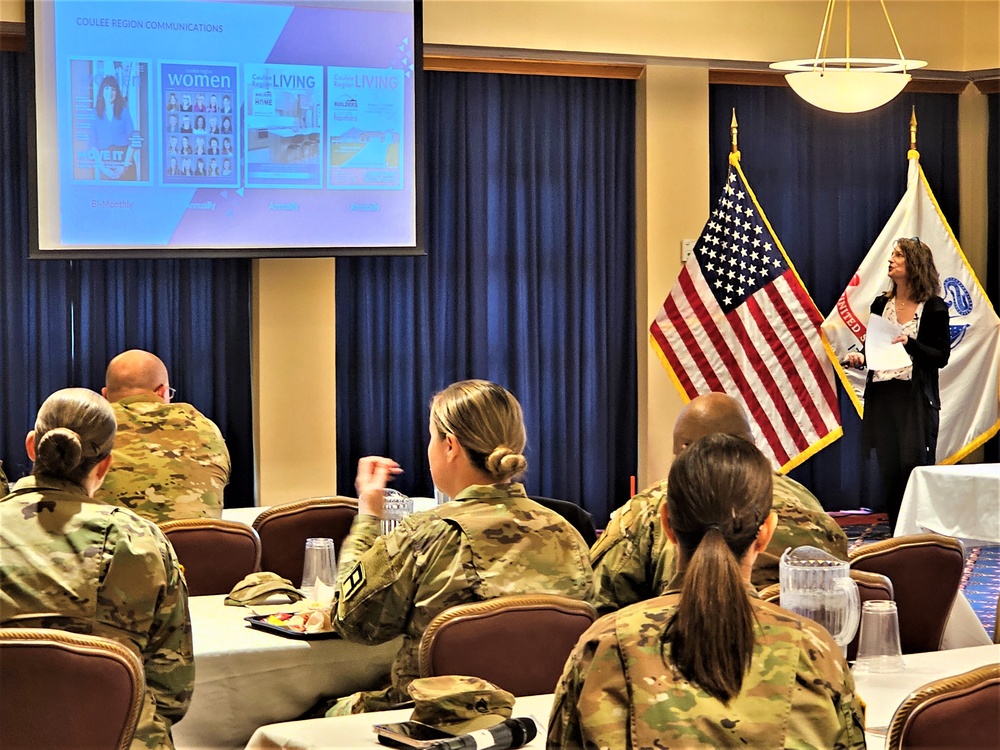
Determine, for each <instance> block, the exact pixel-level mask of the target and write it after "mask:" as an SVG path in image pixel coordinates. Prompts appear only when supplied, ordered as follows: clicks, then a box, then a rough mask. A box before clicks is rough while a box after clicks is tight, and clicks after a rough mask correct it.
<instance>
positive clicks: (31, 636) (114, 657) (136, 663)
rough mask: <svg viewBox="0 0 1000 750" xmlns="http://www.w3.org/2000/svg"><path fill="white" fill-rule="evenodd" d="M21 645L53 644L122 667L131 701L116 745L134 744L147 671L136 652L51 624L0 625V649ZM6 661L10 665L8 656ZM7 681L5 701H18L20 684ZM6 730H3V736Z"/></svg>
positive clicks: (0, 667)
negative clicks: (55, 628)
mask: <svg viewBox="0 0 1000 750" xmlns="http://www.w3.org/2000/svg"><path fill="white" fill-rule="evenodd" d="M19 646H26V647H33V648H50V649H53V650H56V651H61V652H66V653H68V654H70V655H75V656H82V657H85V658H86V659H87V660H88V661H92V660H96V659H103V660H107V661H110V662H112V663H113V664H115V665H116V666H118V667H120V668H121V670H122V671H124V673H125V675H126V676H127V677H128V678H129V681H130V688H131V701H130V705H129V707H128V713H127V715H126V718H125V722H124V724H123V726H122V729H121V734H120V735H119V739H118V743H117V745H116V748H117V750H128V748H130V747H131V744H132V738H133V736H134V735H135V729H136V725H137V724H138V722H139V714H140V712H141V710H142V704H143V700H144V696H145V690H146V678H145V671H144V669H143V665H142V662H141V661H140V660H139V657H138V656H136V655H135V653H133V652H132V651H130V650H129V649H128V648H126V647H125V646H123V645H122V644H121V643H118V642H117V641H113V640H111V639H109V638H102V637H100V636H96V635H83V634H79V633H70V632H67V631H64V630H53V629H49V628H9V627H7V628H0V652H2V651H3V650H6V649H9V648H11V647H14V648H17V647H19ZM7 663H8V665H9V663H10V662H9V660H8V661H7ZM3 671H4V659H2V658H0V672H3ZM52 679H58V677H57V676H53V678H52ZM4 682H5V683H7V687H8V692H9V694H5V695H4V702H5V703H16V698H15V696H16V695H17V694H18V685H17V684H15V683H14V681H13V680H11V681H10V682H8V681H7V680H4ZM52 718H53V720H56V721H58V720H59V718H60V717H59V716H57V715H53V717H52ZM3 734H4V733H3V732H2V731H0V736H3Z"/></svg>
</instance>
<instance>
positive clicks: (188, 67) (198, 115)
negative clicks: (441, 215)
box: [33, 0, 419, 257]
mask: <svg viewBox="0 0 1000 750" xmlns="http://www.w3.org/2000/svg"><path fill="white" fill-rule="evenodd" d="M33 7H34V19H33V25H34V33H33V45H34V50H33V51H34V57H35V68H36V84H37V85H36V96H35V119H34V121H35V126H36V144H37V165H36V180H37V188H38V193H37V196H38V201H37V204H38V216H37V219H38V255H44V254H45V252H46V251H55V253H58V254H59V255H60V256H63V257H64V256H65V255H66V254H67V253H70V254H71V253H72V252H73V251H81V254H82V251H89V252H88V256H92V255H93V254H94V252H95V251H96V252H97V253H98V254H101V253H102V252H103V251H107V253H106V254H107V255H108V256H116V255H121V254H135V253H136V252H137V251H138V252H142V254H144V255H154V256H155V255H157V254H158V253H159V254H162V255H164V256H168V255H171V254H172V251H175V252H176V254H181V255H183V254H190V253H189V252H185V251H204V252H206V253H207V254H212V255H272V256H281V255H295V254H303V255H310V254H337V253H338V252H378V251H379V250H380V249H385V250H386V251H388V252H417V251H418V250H419V248H418V247H417V245H418V237H417V222H416V212H417V208H416V206H417V201H416V190H417V182H418V180H417V175H416V173H415V169H416V164H417V159H416V148H417V143H416V137H415V136H416V126H415V114H414V112H415V106H414V99H415V97H416V96H418V95H419V92H418V91H417V90H416V89H417V78H418V73H419V71H418V70H417V68H416V66H415V61H414V57H415V55H416V54H418V49H419V42H418V39H417V38H416V35H417V34H418V33H419V24H418V23H416V16H415V10H414V2H412V1H408V2H399V1H393V0H387V1H383V0H360V1H359V0H356V1H355V2H311V1H310V0H299V1H298V2H288V3H280V2H274V1H273V0H272V1H271V2H246V1H244V2H228V1H219V2H211V1H209V2H184V1H183V0H168V1H161V2H157V1H155V0H152V1H149V2H121V1H119V0H112V1H110V2H108V1H105V2H90V1H89V0H39V1H38V2H36V3H34V6H33ZM416 12H417V13H418V12H419V5H417V11H416ZM33 251H34V248H33ZM269 251H273V252H269Z"/></svg>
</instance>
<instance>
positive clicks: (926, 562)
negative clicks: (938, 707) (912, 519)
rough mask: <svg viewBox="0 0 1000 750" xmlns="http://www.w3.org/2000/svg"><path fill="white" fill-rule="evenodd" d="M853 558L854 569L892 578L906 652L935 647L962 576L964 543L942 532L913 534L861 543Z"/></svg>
mask: <svg viewBox="0 0 1000 750" xmlns="http://www.w3.org/2000/svg"><path fill="white" fill-rule="evenodd" d="M849 559H850V563H851V569H852V570H864V571H867V572H869V573H881V574H882V575H884V576H887V577H888V578H889V580H890V581H892V588H893V598H894V599H895V600H896V607H897V609H898V611H899V640H900V645H901V646H902V649H903V653H904V654H914V653H920V652H922V651H937V650H938V649H939V648H940V647H941V640H942V638H943V637H944V628H945V623H946V622H947V621H948V616H949V614H950V613H951V607H952V605H953V604H954V603H955V598H956V597H957V596H958V589H959V585H960V584H961V581H962V571H963V569H964V567H965V548H964V547H963V546H962V543H961V542H960V541H959V540H958V539H954V538H952V537H950V536H941V535H940V534H912V535H909V536H900V537H895V538H894V539H885V540H883V541H881V542H874V543H873V544H867V545H865V546H863V547H859V548H858V549H856V550H854V551H853V552H851V553H850V555H849Z"/></svg>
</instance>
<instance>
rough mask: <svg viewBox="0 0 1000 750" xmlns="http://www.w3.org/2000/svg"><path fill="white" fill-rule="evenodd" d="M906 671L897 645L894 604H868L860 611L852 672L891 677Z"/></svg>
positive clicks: (896, 616)
mask: <svg viewBox="0 0 1000 750" xmlns="http://www.w3.org/2000/svg"><path fill="white" fill-rule="evenodd" d="M905 668H906V664H905V662H904V661H903V653H902V649H901V647H900V645H899V612H897V611H896V602H893V601H871V602H865V603H864V605H863V606H862V607H861V637H860V639H859V641H858V656H857V659H856V660H855V662H854V671H855V672H868V673H870V674H891V673H893V672H902V671H903V670H904V669H905Z"/></svg>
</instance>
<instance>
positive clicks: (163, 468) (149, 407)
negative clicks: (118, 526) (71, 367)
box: [97, 349, 230, 523]
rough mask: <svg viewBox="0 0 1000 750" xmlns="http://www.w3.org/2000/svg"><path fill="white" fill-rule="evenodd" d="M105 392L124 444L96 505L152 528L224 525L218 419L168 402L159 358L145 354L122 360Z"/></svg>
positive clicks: (225, 458) (225, 459) (225, 466)
mask: <svg viewBox="0 0 1000 750" xmlns="http://www.w3.org/2000/svg"><path fill="white" fill-rule="evenodd" d="M103 393H104V397H105V398H106V399H108V401H110V402H111V403H112V407H113V408H114V410H115V416H116V417H117V418H118V437H117V439H116V440H115V449H114V452H113V454H112V455H113V456H114V463H113V464H112V466H111V472H110V473H109V474H108V477H107V479H106V480H105V482H104V486H103V487H101V489H100V491H99V492H98V495H97V498H98V500H100V501H101V502H105V503H109V504H111V505H121V506H124V507H126V508H131V509H132V510H134V511H135V512H136V513H138V514H139V515H140V516H142V517H143V518H148V519H149V520H151V521H153V522H154V523H163V522H164V521H175V520H178V519H182V518H220V517H221V516H222V494H223V490H224V489H225V487H226V485H227V484H228V483H229V469H230V464H229V450H228V449H227V448H226V443H225V441H224V440H223V438H222V433H221V432H219V428H218V427H216V425H215V423H214V422H212V420H210V419H209V418H208V417H206V416H205V415H204V414H202V413H201V412H200V411H198V410H197V409H195V408H194V407H193V406H191V404H183V403H180V404H173V403H171V402H170V397H171V395H172V393H173V388H171V387H170V383H169V379H168V376H167V368H166V366H165V365H164V364H163V362H162V361H161V360H160V358H159V357H157V356H155V355H153V354H150V353H149V352H144V351H142V350H140V349H132V350H130V351H127V352H123V353H122V354H119V355H118V356H117V357H115V358H114V359H112V360H111V363H110V364H109V365H108V370H107V374H106V386H105V387H104V389H103Z"/></svg>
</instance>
